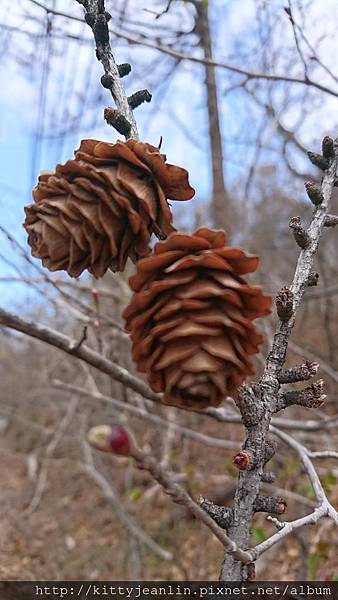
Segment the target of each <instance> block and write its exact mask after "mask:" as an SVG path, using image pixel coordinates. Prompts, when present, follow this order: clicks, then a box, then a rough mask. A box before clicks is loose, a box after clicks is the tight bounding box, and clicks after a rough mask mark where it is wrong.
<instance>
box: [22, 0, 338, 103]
mask: <svg viewBox="0 0 338 600" xmlns="http://www.w3.org/2000/svg"><path fill="white" fill-rule="evenodd" d="M30 1H31V2H32V3H33V4H35V5H36V6H39V7H40V8H42V9H44V10H45V11H48V12H49V13H51V14H55V15H58V16H61V17H64V18H66V19H72V20H75V21H80V22H82V19H80V18H78V17H75V16H74V15H70V14H67V13H64V12H61V11H56V10H52V9H50V8H49V7H47V6H45V5H44V4H42V3H41V2H39V1H38V0H30ZM110 33H112V34H113V35H116V37H119V38H122V39H124V40H127V41H128V42H130V43H132V44H138V45H141V46H145V47H146V48H152V49H154V50H158V51H159V52H163V53H164V54H167V55H169V56H172V57H174V58H177V59H179V60H189V61H191V62H195V63H199V64H200V63H202V64H207V65H210V66H213V67H219V68H222V69H226V70H228V71H231V72H233V73H238V74H240V75H245V76H246V77H247V78H248V79H265V80H267V81H286V82H289V83H297V84H302V85H306V86H310V87H314V88H316V89H318V90H321V91H322V92H325V93H327V94H330V95H331V96H335V97H338V91H335V90H333V89H332V88H329V87H327V86H325V85H322V84H321V83H318V82H316V81H313V80H312V79H307V80H306V79H303V78H301V77H291V76H289V75H279V74H273V73H261V72H259V71H250V70H249V69H245V68H242V67H238V66H235V65H231V64H229V63H226V62H222V61H216V60H209V59H204V58H199V57H197V56H190V55H189V54H185V53H184V52H179V51H177V50H173V49H172V48H169V47H168V46H162V45H161V44H157V43H154V42H151V41H149V40H147V39H145V38H138V37H135V36H134V35H130V34H127V33H124V32H121V30H119V29H115V28H113V27H110Z"/></svg>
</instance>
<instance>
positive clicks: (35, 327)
mask: <svg viewBox="0 0 338 600" xmlns="http://www.w3.org/2000/svg"><path fill="white" fill-rule="evenodd" d="M0 325H4V326H5V327H10V328H11V329H15V330H16V331H20V332H21V333H25V334H27V335H29V336H31V337H33V338H36V339H38V340H41V341H43V342H46V344H49V345H50V346H54V347H56V348H59V349H60V350H63V351H64V352H66V353H67V354H70V355H71V356H76V357H77V358H79V359H80V360H83V361H85V362H86V363H88V364H89V365H92V366H93V367H95V368H96V369H98V370H99V371H102V373H106V374H107V375H110V376H111V377H113V379H116V381H119V382H120V383H123V384H124V385H126V386H127V387H130V388H131V389H133V390H134V391H135V392H138V393H139V394H141V395H142V396H144V397H145V398H148V399H149V400H153V401H155V402H158V401H159V400H160V396H159V395H158V394H155V393H154V392H152V391H151V390H150V389H149V387H148V386H147V384H146V383H144V382H143V381H142V380H141V379H139V378H138V377H135V376H134V375H132V374H131V373H129V372H128V371H127V370H126V369H123V368H122V367H119V366H118V365H115V364H114V363H113V362H111V361H110V360H108V359H107V358H105V357H104V356H102V354H99V353H98V352H95V351H94V350H92V349H91V348H89V347H88V346H86V345H84V344H82V345H81V346H80V347H79V345H78V342H77V340H72V339H71V338H69V337H67V336H66V335H64V334H63V333H59V332H58V331H54V330H53V329H50V328H49V327H45V326H44V325H40V324H38V323H34V322H33V321H26V320H24V319H22V318H21V317H18V316H17V315H14V314H11V313H9V312H8V311H6V310H4V309H2V308H0Z"/></svg>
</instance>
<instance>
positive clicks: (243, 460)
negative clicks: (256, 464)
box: [233, 450, 253, 471]
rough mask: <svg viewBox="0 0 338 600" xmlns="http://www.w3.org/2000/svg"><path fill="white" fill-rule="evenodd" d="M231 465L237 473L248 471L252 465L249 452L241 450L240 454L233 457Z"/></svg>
mask: <svg viewBox="0 0 338 600" xmlns="http://www.w3.org/2000/svg"><path fill="white" fill-rule="evenodd" d="M233 463H234V465H236V467H237V469H238V470H239V471H250V469H251V468H252V465H253V459H252V454H251V452H247V451H246V450H241V452H238V454H236V456H234V459H233Z"/></svg>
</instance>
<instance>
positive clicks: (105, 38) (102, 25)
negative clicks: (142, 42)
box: [77, 0, 139, 139]
mask: <svg viewBox="0 0 338 600" xmlns="http://www.w3.org/2000/svg"><path fill="white" fill-rule="evenodd" d="M77 2H79V4H82V6H83V7H84V8H85V21H86V23H87V24H88V25H89V26H90V28H91V29H92V31H93V34H94V39H95V43H96V56H97V58H98V60H99V61H100V62H101V63H102V66H103V70H104V75H103V76H102V78H101V83H102V85H103V87H105V88H107V89H109V90H110V92H111V95H112V97H113V98H114V102H115V104H116V107H117V109H116V110H115V121H114V122H110V123H109V124H110V125H113V127H115V129H117V131H118V132H119V133H121V134H122V135H124V136H125V138H126V139H129V138H135V139H138V137H139V136H138V131H137V125H136V121H135V117H134V114H133V110H132V105H131V103H130V102H129V99H128V97H127V95H126V92H125V90H124V87H123V85H122V83H121V75H122V74H123V73H122V72H121V71H119V67H118V65H117V64H116V62H115V59H114V55H113V53H112V49H111V46H110V41H109V29H108V21H109V20H110V18H111V15H110V14H109V13H107V11H106V10H105V5H104V0H77ZM111 110H112V109H111Z"/></svg>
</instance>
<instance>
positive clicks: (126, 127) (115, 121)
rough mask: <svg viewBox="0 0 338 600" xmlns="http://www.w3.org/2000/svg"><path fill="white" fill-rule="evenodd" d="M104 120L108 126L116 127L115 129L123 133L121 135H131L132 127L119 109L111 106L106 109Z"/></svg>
mask: <svg viewBox="0 0 338 600" xmlns="http://www.w3.org/2000/svg"><path fill="white" fill-rule="evenodd" d="M104 118H105V120H106V122H107V123H108V125H111V126H112V127H114V129H116V131H118V132H119V133H121V135H124V136H128V135H129V133H130V129H131V125H130V123H129V121H128V120H127V119H126V117H125V116H124V115H123V114H122V113H121V112H120V111H119V110H118V109H117V108H112V107H111V106H108V107H107V108H105V109H104Z"/></svg>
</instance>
